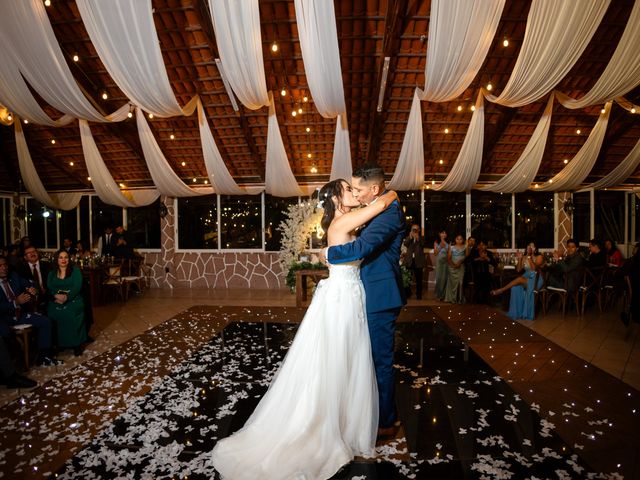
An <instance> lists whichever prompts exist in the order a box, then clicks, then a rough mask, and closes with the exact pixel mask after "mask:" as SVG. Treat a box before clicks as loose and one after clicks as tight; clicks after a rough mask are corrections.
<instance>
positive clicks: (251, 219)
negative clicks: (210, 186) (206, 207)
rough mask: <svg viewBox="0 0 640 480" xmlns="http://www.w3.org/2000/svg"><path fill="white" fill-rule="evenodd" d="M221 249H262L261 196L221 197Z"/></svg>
mask: <svg viewBox="0 0 640 480" xmlns="http://www.w3.org/2000/svg"><path fill="white" fill-rule="evenodd" d="M220 222H221V223H222V224H221V226H220V227H221V228H220V236H221V238H222V248H229V249H235V248H237V249H247V248H248V249H260V248H261V247H262V195H240V196H238V195H221V196H220Z"/></svg>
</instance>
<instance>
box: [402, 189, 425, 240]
mask: <svg viewBox="0 0 640 480" xmlns="http://www.w3.org/2000/svg"><path fill="white" fill-rule="evenodd" d="M398 197H399V199H400V205H401V206H402V211H403V212H404V216H405V218H406V221H407V231H408V230H409V227H410V226H411V225H412V224H414V223H416V224H418V225H420V223H421V221H420V219H421V218H422V196H421V194H420V190H413V191H409V192H398Z"/></svg>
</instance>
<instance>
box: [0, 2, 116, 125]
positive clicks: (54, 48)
mask: <svg viewBox="0 0 640 480" xmlns="http://www.w3.org/2000/svg"><path fill="white" fill-rule="evenodd" d="M0 11H2V14H1V15H0V40H1V43H2V48H3V49H6V50H7V51H8V52H9V54H10V55H11V59H12V62H13V63H14V64H15V65H16V66H17V68H18V69H19V71H20V73H21V74H22V75H23V76H24V78H25V79H26V80H27V82H29V84H30V85H31V87H33V89H34V90H35V91H37V92H38V94H40V96H41V97H42V98H43V99H44V100H45V101H46V102H47V103H48V104H49V105H51V106H53V107H54V108H56V109H57V110H59V111H60V112H63V113H66V114H69V115H73V116H74V117H77V118H84V119H87V120H91V121H94V122H104V121H106V120H105V118H104V116H103V115H102V114H101V113H100V112H98V110H96V108H95V107H94V106H93V105H92V104H91V103H90V102H89V100H88V99H87V98H86V97H85V96H84V94H83V93H82V92H81V90H80V88H79V87H78V84H77V83H76V80H75V78H74V77H73V75H72V74H71V70H70V69H69V66H68V65H67V61H66V59H65V57H64V55H63V53H62V50H61V49H60V45H59V44H58V40H57V39H56V37H55V35H54V33H53V28H51V24H50V22H49V18H48V17H47V12H46V10H45V6H44V3H43V2H41V1H40V0H21V1H18V2H16V1H15V0H0ZM7 106H9V107H10V108H13V105H11V104H8V105H7Z"/></svg>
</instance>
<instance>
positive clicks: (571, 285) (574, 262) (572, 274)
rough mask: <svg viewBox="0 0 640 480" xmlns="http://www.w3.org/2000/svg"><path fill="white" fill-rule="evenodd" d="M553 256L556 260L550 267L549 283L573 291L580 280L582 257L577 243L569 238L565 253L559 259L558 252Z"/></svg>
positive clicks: (578, 285) (576, 288)
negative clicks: (565, 279) (565, 281)
mask: <svg viewBox="0 0 640 480" xmlns="http://www.w3.org/2000/svg"><path fill="white" fill-rule="evenodd" d="M553 256H554V258H555V259H556V260H558V262H557V263H556V264H555V265H552V266H551V267H550V270H551V275H550V276H549V285H550V286H552V287H556V288H566V289H567V291H568V292H569V293H574V292H575V291H576V290H578V288H579V287H580V283H581V282H582V273H583V268H584V259H583V258H582V256H581V255H580V253H578V243H577V242H576V241H575V240H574V239H573V238H570V239H569V240H567V253H566V255H565V257H564V258H563V259H561V260H560V255H559V254H558V252H554V253H553ZM564 275H566V276H567V284H566V286H565V283H564Z"/></svg>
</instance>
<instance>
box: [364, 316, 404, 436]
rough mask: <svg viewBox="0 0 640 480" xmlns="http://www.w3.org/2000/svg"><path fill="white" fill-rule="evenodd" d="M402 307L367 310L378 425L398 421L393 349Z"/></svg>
mask: <svg viewBox="0 0 640 480" xmlns="http://www.w3.org/2000/svg"><path fill="white" fill-rule="evenodd" d="M399 313H400V308H393V309H391V310H383V311H381V312H367V324H368V326H369V336H370V337H371V353H372V354H373V363H374V365H375V368H376V377H377V380H378V398H379V403H380V418H379V421H378V426H379V427H380V428H388V427H391V426H393V424H394V422H395V421H396V419H397V418H396V401H395V388H396V385H395V372H394V369H393V351H394V339H395V330H396V319H397V318H398V314H399Z"/></svg>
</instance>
